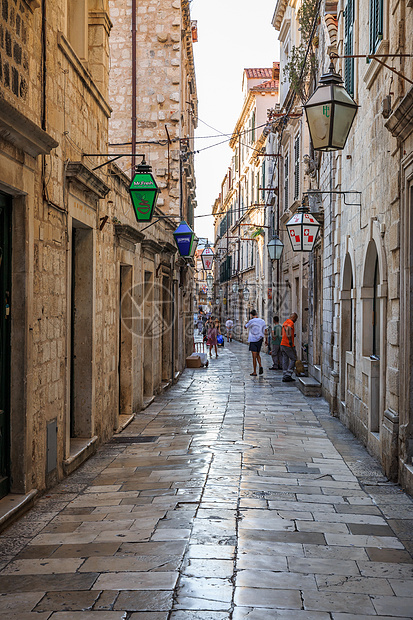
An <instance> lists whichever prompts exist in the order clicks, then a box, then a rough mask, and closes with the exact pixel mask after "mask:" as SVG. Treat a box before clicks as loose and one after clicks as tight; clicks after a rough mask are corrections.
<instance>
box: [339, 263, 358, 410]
mask: <svg viewBox="0 0 413 620" xmlns="http://www.w3.org/2000/svg"><path fill="white" fill-rule="evenodd" d="M353 273H354V272H353V265H352V261H351V257H350V254H349V253H347V254H346V257H345V259H344V269H343V279H342V285H341V328H340V337H341V356H340V399H341V403H342V407H343V409H344V410H345V409H346V404H347V400H348V396H349V395H348V390H351V392H354V381H355V373H354V365H355V362H354V356H355V322H356V317H355V301H356V299H355V298H356V288H355V283H354V275H353ZM350 406H351V403H350Z"/></svg>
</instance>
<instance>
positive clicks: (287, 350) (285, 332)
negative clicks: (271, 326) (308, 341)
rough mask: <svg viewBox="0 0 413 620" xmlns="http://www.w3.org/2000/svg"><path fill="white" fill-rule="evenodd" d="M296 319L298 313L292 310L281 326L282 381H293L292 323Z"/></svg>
mask: <svg viewBox="0 0 413 620" xmlns="http://www.w3.org/2000/svg"><path fill="white" fill-rule="evenodd" d="M297 319H298V314H297V313H296V312H293V313H292V314H290V318H289V319H287V320H286V321H284V323H283V326H282V338H281V355H282V364H283V381H284V383H288V382H289V381H295V379H293V377H292V374H293V370H294V367H295V362H296V360H297V352H296V350H295V346H294V323H295V322H296V320H297Z"/></svg>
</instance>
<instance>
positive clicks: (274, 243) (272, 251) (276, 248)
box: [267, 235, 284, 260]
mask: <svg viewBox="0 0 413 620" xmlns="http://www.w3.org/2000/svg"><path fill="white" fill-rule="evenodd" d="M283 249H284V244H283V242H282V241H281V239H280V238H279V237H278V235H275V237H273V238H272V239H271V241H269V242H268V244H267V250H268V254H269V255H270V260H280V258H281V254H282V253H283Z"/></svg>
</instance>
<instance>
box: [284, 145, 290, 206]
mask: <svg viewBox="0 0 413 620" xmlns="http://www.w3.org/2000/svg"><path fill="white" fill-rule="evenodd" d="M288 160H289V157H288V155H286V156H285V160H284V211H286V210H287V209H288V206H289V205H288V194H289V187H288V168H289V161H288Z"/></svg>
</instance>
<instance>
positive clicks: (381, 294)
mask: <svg viewBox="0 0 413 620" xmlns="http://www.w3.org/2000/svg"><path fill="white" fill-rule="evenodd" d="M380 259H381V260H380ZM384 271H385V266H384V263H383V257H381V256H380V255H379V253H378V251H377V245H376V241H375V240H374V239H371V240H370V241H369V244H368V246H367V251H366V254H365V260H364V272H363V286H362V289H361V299H362V311H363V312H362V338H361V346H362V356H363V358H362V374H363V378H362V383H363V384H364V386H365V388H366V400H367V402H365V405H366V407H367V429H368V431H369V434H370V436H369V443H370V444H372V445H371V447H372V449H374V451H375V452H376V454H377V455H378V456H379V453H380V446H379V434H380V427H381V424H382V421H383V414H384V401H385V376H384V371H385V360H384V357H385V347H384V341H385V338H384V335H385V317H386V297H385V295H386V292H387V291H386V286H384V285H383V280H384V278H383V276H384V273H383V272H384Z"/></svg>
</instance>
